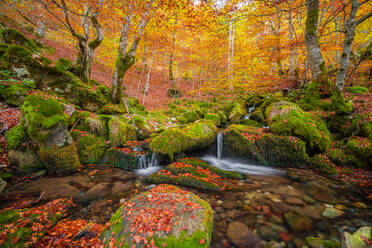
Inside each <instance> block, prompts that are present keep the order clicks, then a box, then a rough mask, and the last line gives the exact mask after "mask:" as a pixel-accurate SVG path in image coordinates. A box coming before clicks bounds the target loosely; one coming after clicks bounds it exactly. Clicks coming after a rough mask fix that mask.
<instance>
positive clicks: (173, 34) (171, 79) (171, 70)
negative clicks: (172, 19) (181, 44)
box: [169, 18, 177, 89]
mask: <svg viewBox="0 0 372 248" xmlns="http://www.w3.org/2000/svg"><path fill="white" fill-rule="evenodd" d="M176 25H177V18H176ZM175 51H176V28H174V30H173V33H172V51H171V54H170V58H169V81H170V88H171V89H175V88H176V84H175V80H174V75H173V63H174V54H175Z"/></svg>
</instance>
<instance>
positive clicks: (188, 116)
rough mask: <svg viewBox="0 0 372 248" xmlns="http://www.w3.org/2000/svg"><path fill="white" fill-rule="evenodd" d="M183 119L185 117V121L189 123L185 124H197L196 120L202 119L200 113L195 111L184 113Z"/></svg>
mask: <svg viewBox="0 0 372 248" xmlns="http://www.w3.org/2000/svg"><path fill="white" fill-rule="evenodd" d="M182 117H183V119H185V120H186V121H187V122H186V123H184V124H187V123H192V122H195V121H196V120H199V119H200V116H199V115H198V113H197V112H196V111H195V110H190V111H187V112H186V113H183V114H182ZM181 123H182V122H181Z"/></svg>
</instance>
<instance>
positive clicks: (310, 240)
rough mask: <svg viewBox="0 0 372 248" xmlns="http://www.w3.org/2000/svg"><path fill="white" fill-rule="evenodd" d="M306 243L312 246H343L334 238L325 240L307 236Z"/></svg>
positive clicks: (323, 247)
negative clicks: (333, 239)
mask: <svg viewBox="0 0 372 248" xmlns="http://www.w3.org/2000/svg"><path fill="white" fill-rule="evenodd" d="M306 244H307V245H308V246H309V247H310V248H328V247H329V248H341V245H340V243H338V242H335V241H332V240H323V239H321V238H313V237H307V238H306Z"/></svg>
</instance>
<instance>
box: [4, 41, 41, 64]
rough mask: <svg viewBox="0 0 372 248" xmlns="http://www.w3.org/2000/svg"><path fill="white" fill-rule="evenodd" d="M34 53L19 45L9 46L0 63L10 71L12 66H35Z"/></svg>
mask: <svg viewBox="0 0 372 248" xmlns="http://www.w3.org/2000/svg"><path fill="white" fill-rule="evenodd" d="M32 54H33V53H32V51H30V50H28V49H27V48H24V47H22V46H17V45H9V46H8V47H7V49H6V52H5V53H4V54H3V55H2V56H1V57H0V62H1V63H2V66H3V67H4V68H8V69H10V67H11V65H19V64H26V65H30V66H34V65H35V62H34V60H33V59H32V57H31V55H32Z"/></svg>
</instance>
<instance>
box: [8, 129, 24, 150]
mask: <svg viewBox="0 0 372 248" xmlns="http://www.w3.org/2000/svg"><path fill="white" fill-rule="evenodd" d="M6 139H7V143H8V149H9V150H17V149H19V148H20V146H21V144H22V143H24V142H25V141H26V140H27V132H26V128H25V127H24V126H23V125H20V124H19V125H17V126H15V127H13V128H12V129H11V130H9V131H8V132H6Z"/></svg>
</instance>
